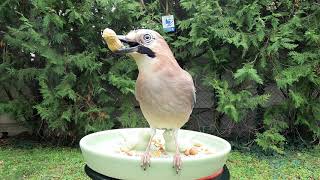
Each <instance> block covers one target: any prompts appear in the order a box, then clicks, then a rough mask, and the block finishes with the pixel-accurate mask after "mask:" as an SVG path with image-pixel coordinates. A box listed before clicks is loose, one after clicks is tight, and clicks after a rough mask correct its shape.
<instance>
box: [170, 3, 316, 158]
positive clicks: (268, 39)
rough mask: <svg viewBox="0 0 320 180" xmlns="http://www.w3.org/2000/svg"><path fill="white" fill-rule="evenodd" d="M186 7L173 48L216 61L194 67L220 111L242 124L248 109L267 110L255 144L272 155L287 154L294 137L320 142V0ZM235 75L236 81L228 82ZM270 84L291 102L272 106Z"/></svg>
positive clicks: (182, 52) (200, 4) (183, 57)
mask: <svg viewBox="0 0 320 180" xmlns="http://www.w3.org/2000/svg"><path fill="white" fill-rule="evenodd" d="M181 6H182V7H183V8H184V9H185V11H186V12H187V14H188V18H185V19H183V20H181V21H180V22H179V28H180V30H181V31H182V33H181V35H180V36H178V37H177V40H176V41H175V42H174V43H173V44H174V45H175V47H176V48H177V50H176V51H177V52H181V53H179V55H180V57H181V58H182V59H185V58H187V57H190V56H198V55H201V54H203V53H204V54H203V55H204V56H206V57H207V58H208V59H209V61H208V63H207V64H201V65H200V64H199V63H196V62H194V64H195V65H194V66H193V69H194V70H195V71H198V72H205V74H206V76H207V78H205V80H204V82H205V83H206V84H209V85H210V86H211V87H212V89H213V90H214V91H215V93H216V95H217V100H218V105H217V110H218V111H219V112H221V113H224V114H227V115H228V116H229V117H230V118H232V119H233V120H235V121H241V119H243V117H244V116H243V115H244V114H245V113H246V111H247V110H248V109H257V110H260V111H262V112H263V113H262V117H261V119H262V121H261V122H260V118H259V117H256V120H257V121H258V122H259V123H260V125H259V126H260V127H262V128H260V129H259V131H257V133H256V142H257V144H258V145H259V146H261V147H262V148H263V149H265V150H274V151H277V152H279V153H281V152H283V146H284V144H285V143H286V139H288V138H289V137H293V139H299V140H300V139H301V140H302V141H304V140H303V139H304V138H306V137H309V138H310V139H309V140H310V141H313V142H319V137H320V97H319V96H320V71H319V67H320V51H319V46H320V24H319V19H320V4H319V2H318V1H299V0H297V1H291V0H290V1H289V0H282V1H273V0H263V1H238V0H229V1H202V0H195V1H190V0H182V1H181ZM185 46H190V47H192V48H189V49H188V50H186V49H185V48H183V47H185ZM228 72H231V74H232V80H231V81H230V80H229V81H228V80H226V79H225V78H224V77H223V76H224V75H226V74H227V73H228ZM208 75H209V76H208ZM270 84H276V86H277V89H279V90H280V91H281V92H282V95H283V97H284V99H283V100H282V101H281V102H280V103H279V104H276V105H272V106H266V105H265V102H267V101H268V97H269V96H270V94H268V93H266V92H265V88H266V87H267V86H268V85H270ZM252 88H253V89H252ZM260 114H261V113H260ZM311 137H312V138H311ZM304 142H305V141H304Z"/></svg>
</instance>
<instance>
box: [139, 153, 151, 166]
mask: <svg viewBox="0 0 320 180" xmlns="http://www.w3.org/2000/svg"><path fill="white" fill-rule="evenodd" d="M150 158H151V153H150V152H149V151H146V152H144V153H143V154H142V156H141V167H142V168H143V170H146V169H147V168H148V167H150V162H151V161H150Z"/></svg>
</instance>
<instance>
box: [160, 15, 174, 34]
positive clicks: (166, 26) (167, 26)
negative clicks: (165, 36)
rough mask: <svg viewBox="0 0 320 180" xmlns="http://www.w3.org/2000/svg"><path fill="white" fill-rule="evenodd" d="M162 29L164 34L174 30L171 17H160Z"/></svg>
mask: <svg viewBox="0 0 320 180" xmlns="http://www.w3.org/2000/svg"><path fill="white" fill-rule="evenodd" d="M162 27H163V30H164V31H165V32H172V31H174V30H175V28H174V18H173V15H168V16H162Z"/></svg>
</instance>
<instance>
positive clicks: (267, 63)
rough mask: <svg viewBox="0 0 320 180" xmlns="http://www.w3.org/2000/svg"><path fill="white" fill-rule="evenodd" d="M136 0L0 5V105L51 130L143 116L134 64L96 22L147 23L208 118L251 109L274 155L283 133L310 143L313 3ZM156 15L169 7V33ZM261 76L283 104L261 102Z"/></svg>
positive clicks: (242, 114) (239, 117) (316, 32)
mask: <svg viewBox="0 0 320 180" xmlns="http://www.w3.org/2000/svg"><path fill="white" fill-rule="evenodd" d="M141 2H143V1H129V0H116V1H111V0H82V1H72V0H64V1H55V0H44V1H43V0H32V1H17V0H7V1H5V2H3V3H1V4H0V24H1V25H2V26H1V27H0V31H1V32H2V34H1V35H0V36H1V40H2V42H4V45H1V48H2V49H1V64H0V72H1V78H0V86H1V88H2V89H3V92H4V94H6V98H5V99H1V100H0V112H11V114H12V115H14V116H15V117H16V118H17V119H19V120H21V121H24V122H26V123H27V124H29V125H32V126H33V127H35V129H37V130H38V132H39V133H40V134H41V135H48V134H49V135H54V136H58V137H61V136H62V137H77V136H79V135H83V134H85V133H88V132H93V131H98V130H102V129H109V128H116V127H137V126H141V125H142V124H144V123H145V121H143V118H141V116H140V115H139V114H137V113H136V112H137V111H136V110H135V103H133V101H132V99H133V94H134V79H135V78H136V75H137V69H136V66H135V64H134V62H133V61H132V60H130V58H128V57H118V56H116V55H113V54H111V53H110V51H108V50H107V49H106V46H105V44H103V42H102V40H101V30H103V29H104V28H105V27H110V28H112V29H114V30H115V31H116V32H117V33H125V32H128V31H129V30H132V29H136V28H149V29H154V30H156V31H159V32H160V33H161V34H162V35H163V36H164V37H165V39H166V40H167V41H168V43H169V44H170V46H171V48H172V49H173V51H174V53H175V56H176V58H177V60H178V62H179V63H180V65H181V66H183V67H185V68H187V69H188V70H189V71H190V72H191V73H192V74H193V75H194V78H195V79H199V78H200V79H202V82H201V83H203V84H205V85H207V86H208V87H209V88H211V90H212V91H213V92H214V93H215V100H216V102H217V103H216V107H215V108H216V110H217V112H218V113H219V116H217V117H222V116H224V115H226V116H228V117H229V118H230V119H232V120H234V121H235V122H237V123H241V122H242V121H243V120H244V119H245V118H246V115H247V114H248V113H249V112H252V111H256V112H258V113H257V116H256V121H257V130H256V131H255V133H256V134H255V137H254V138H255V141H256V143H257V144H258V145H259V146H261V147H262V148H263V149H265V150H273V151H277V152H279V153H281V152H282V151H283V147H284V145H285V143H286V142H288V141H291V140H292V139H290V137H293V139H299V141H302V142H311V141H313V142H319V138H320V127H319V123H320V122H319V121H320V101H319V96H320V92H319V89H320V77H319V76H320V64H319V59H320V52H319V51H320V50H319V47H320V24H319V19H320V4H319V2H317V1H311V0H309V1H307V0H304V1H302V0H294V1H292V0H279V1H275V0H262V1H253V0H247V1H239V0H227V1H211V0H180V1H179V0H174V1H166V0H160V1H157V0H156V1H144V4H143V5H142V4H141ZM165 13H170V14H174V15H175V21H176V24H177V27H176V31H175V32H174V33H164V32H163V31H162V27H161V16H162V15H164V14H165ZM198 59H206V60H207V61H206V62H205V63H204V62H203V61H200V60H198ZM269 85H275V86H276V87H277V89H278V90H279V91H281V92H282V95H283V99H282V100H281V101H280V103H278V104H274V105H268V103H267V102H268V101H269V100H270V99H271V94H269V93H268V92H266V91H265V89H266V87H268V86H269ZM217 120H218V121H219V120H221V119H217Z"/></svg>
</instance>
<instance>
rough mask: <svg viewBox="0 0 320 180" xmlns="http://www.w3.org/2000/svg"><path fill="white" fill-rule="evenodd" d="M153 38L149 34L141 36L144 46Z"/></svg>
mask: <svg viewBox="0 0 320 180" xmlns="http://www.w3.org/2000/svg"><path fill="white" fill-rule="evenodd" d="M153 39H154V38H153V37H152V35H151V34H145V35H143V41H144V42H145V43H146V44H149V43H150V42H151V41H152V40H153Z"/></svg>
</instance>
